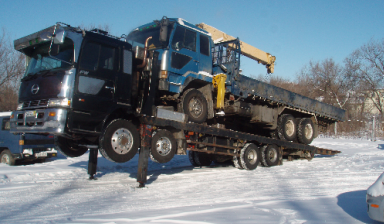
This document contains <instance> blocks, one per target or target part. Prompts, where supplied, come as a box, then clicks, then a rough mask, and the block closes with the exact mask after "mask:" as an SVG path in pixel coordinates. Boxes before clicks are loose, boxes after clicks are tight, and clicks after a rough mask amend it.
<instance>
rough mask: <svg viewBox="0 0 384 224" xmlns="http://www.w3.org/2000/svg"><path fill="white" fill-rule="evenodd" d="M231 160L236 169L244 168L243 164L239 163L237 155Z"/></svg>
mask: <svg viewBox="0 0 384 224" xmlns="http://www.w3.org/2000/svg"><path fill="white" fill-rule="evenodd" d="M232 162H233V165H234V166H235V167H236V168H237V169H239V170H242V169H244V168H243V166H242V165H241V162H240V158H239V157H237V156H233V159H232Z"/></svg>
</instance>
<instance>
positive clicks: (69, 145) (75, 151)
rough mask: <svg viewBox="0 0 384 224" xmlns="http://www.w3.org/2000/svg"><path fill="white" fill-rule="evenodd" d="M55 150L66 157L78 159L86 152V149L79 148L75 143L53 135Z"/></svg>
mask: <svg viewBox="0 0 384 224" xmlns="http://www.w3.org/2000/svg"><path fill="white" fill-rule="evenodd" d="M55 146H56V147H55V149H57V150H58V151H59V152H61V154H63V155H65V156H66V157H79V156H82V155H84V153H86V152H87V151H88V148H87V147H83V146H79V144H77V143H76V141H74V140H72V139H68V138H64V137H61V136H56V135H55Z"/></svg>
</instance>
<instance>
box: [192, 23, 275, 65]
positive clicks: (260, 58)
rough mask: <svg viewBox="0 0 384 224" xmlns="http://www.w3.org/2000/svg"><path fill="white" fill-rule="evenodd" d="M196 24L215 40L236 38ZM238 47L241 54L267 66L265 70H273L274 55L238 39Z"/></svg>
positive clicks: (203, 24) (205, 25)
mask: <svg viewBox="0 0 384 224" xmlns="http://www.w3.org/2000/svg"><path fill="white" fill-rule="evenodd" d="M196 26H198V27H199V28H201V29H203V30H206V31H208V32H209V33H210V34H211V35H212V39H213V40H214V41H215V42H218V41H228V40H233V39H236V38H235V37H232V36H230V35H228V34H226V33H224V32H223V31H220V30H218V29H216V28H215V27H212V26H210V25H207V24H205V23H200V24H197V25H196ZM240 49H241V54H242V55H244V56H246V57H248V58H251V59H253V60H255V61H257V62H258V63H261V64H263V65H265V67H267V72H268V73H273V70H274V67H275V60H276V57H275V56H272V55H271V54H269V53H267V52H264V51H262V50H260V49H257V48H256V47H253V46H251V45H249V44H247V43H245V42H243V41H240Z"/></svg>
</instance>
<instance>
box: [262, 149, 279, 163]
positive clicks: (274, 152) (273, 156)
mask: <svg viewBox="0 0 384 224" xmlns="http://www.w3.org/2000/svg"><path fill="white" fill-rule="evenodd" d="M279 159H280V150H279V147H277V145H265V146H263V147H262V148H261V164H262V165H263V166H266V167H268V166H277V165H278V164H279Z"/></svg>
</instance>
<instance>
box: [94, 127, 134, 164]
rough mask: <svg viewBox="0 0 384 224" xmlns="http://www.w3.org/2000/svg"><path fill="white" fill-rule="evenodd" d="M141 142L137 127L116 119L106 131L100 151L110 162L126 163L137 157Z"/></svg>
mask: <svg viewBox="0 0 384 224" xmlns="http://www.w3.org/2000/svg"><path fill="white" fill-rule="evenodd" d="M139 142H140V136H139V132H138V131H137V129H136V127H135V125H133V124H132V123H131V122H129V121H127V120H124V119H116V120H113V121H111V123H109V124H108V126H107V127H106V128H105V129H104V131H103V134H102V136H101V137H100V142H99V151H100V153H101V154H102V155H103V156H104V157H105V158H106V159H108V160H109V161H112V162H115V163H125V162H128V161H129V160H131V159H132V158H133V157H134V156H135V155H136V153H137V150H138V149H139V145H140V144H139Z"/></svg>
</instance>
